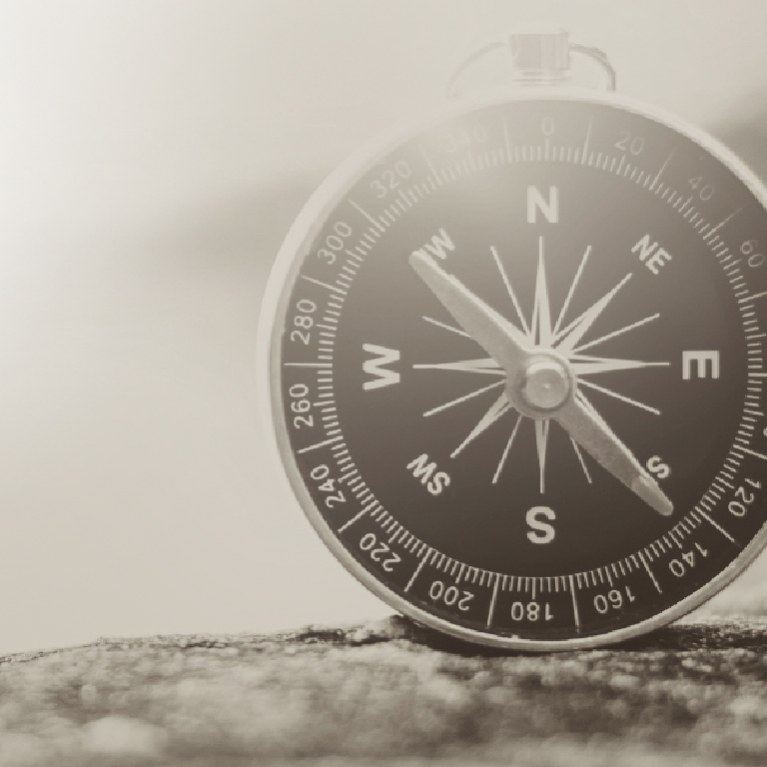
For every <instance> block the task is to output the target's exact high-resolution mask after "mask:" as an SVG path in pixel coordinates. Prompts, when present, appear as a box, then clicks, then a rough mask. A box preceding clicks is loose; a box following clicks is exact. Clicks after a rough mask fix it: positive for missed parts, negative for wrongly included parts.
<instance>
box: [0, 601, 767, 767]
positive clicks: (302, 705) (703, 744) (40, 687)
mask: <svg viewBox="0 0 767 767" xmlns="http://www.w3.org/2000/svg"><path fill="white" fill-rule="evenodd" d="M765 682H767V618H762V617H759V616H748V617H740V618H737V617H727V618H715V617H711V616H704V617H700V616H698V617H695V618H693V619H691V620H688V621H687V622H684V623H681V624H677V625H676V626H673V627H671V628H668V629H665V630H663V631H661V632H658V633H655V634H653V635H651V636H649V637H647V638H644V639H641V640H634V641H632V642H631V643H627V644H624V645H621V646H616V647H613V648H610V649H604V650H594V651H581V652H570V653H565V654H556V655H538V656H536V655H502V654H497V653H490V654H488V653H482V652H478V651H477V650H476V649H475V648H470V647H467V646H464V645H461V644H458V643H455V642H453V641H446V640H444V639H442V638H441V637H439V636H437V635H436V634H434V633H432V632H430V631H426V630H424V629H421V628H418V627H415V626H414V625H412V624H410V623H409V622H407V621H405V620H404V619H401V618H392V619H390V620H388V621H384V622H382V623H378V624H374V625H367V626H358V627H352V628H345V629H316V628H308V629H305V630H303V631H298V632H296V633H291V634H282V635H272V636H248V635H239V636H205V635H200V636H183V637H182V636H168V637H151V638H147V639H125V640H122V639H110V640H101V641H99V642H96V643H95V644H92V645H87V646H83V647H75V648H71V649H65V650H60V651H56V652H47V653H36V654H29V655H16V656H11V657H7V658H4V659H0V765H2V767H17V765H18V766H20V765H25V766H30V765H34V766H36V765H55V767H91V766H93V767H95V766H96V765H98V767H113V766H118V765H119V766H121V767H122V766H127V765H142V764H150V765H151V764H159V765H168V766H172V767H182V765H183V767H244V766H245V765H256V764H257V765H294V764H299V763H300V764H301V765H302V767H314V765H323V767H330V766H331V765H333V766H335V765H344V766H346V765H349V766H351V765H360V764H362V765H369V766H371V767H373V766H377V765H398V766H400V765H401V766H404V765H408V766H410V765H416V764H422V763H424V762H427V761H439V763H440V764H445V765H487V764H497V765H504V767H508V766H509V765H530V766H531V767H548V766H551V767H559V765H563V766H564V765H567V767H578V765H588V766H589V767H602V765H604V767H651V766H652V767H657V766H658V765H673V766H675V765H690V767H692V766H693V765H694V766H695V767H714V766H715V765H722V764H744V765H764V764H767V726H766V725H767V705H765V703H766V702H767V695H766V694H765Z"/></svg>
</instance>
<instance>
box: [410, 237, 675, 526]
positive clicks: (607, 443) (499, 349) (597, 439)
mask: <svg viewBox="0 0 767 767" xmlns="http://www.w3.org/2000/svg"><path fill="white" fill-rule="evenodd" d="M591 250H592V249H591V246H589V247H587V248H586V250H585V252H584V253H583V255H582V257H581V259H580V263H579V265H578V268H577V270H576V271H575V274H574V276H573V278H572V280H571V282H570V285H569V287H568V290H567V294H566V296H565V299H564V301H563V302H562V305H561V307H559V310H558V311H554V310H553V307H552V302H551V298H550V295H549V288H548V281H547V277H546V257H545V243H544V238H543V236H540V237H539V239H538V262H537V271H536V277H535V288H534V298H533V308H532V313H531V316H530V317H527V316H526V315H525V313H524V312H523V310H522V307H521V306H520V303H519V300H518V299H517V295H516V292H515V290H514V287H513V281H512V279H511V276H510V274H509V272H508V270H507V269H506V268H505V266H504V264H503V262H502V260H501V258H500V256H499V253H498V250H497V249H496V248H494V247H491V248H490V253H491V256H492V258H493V260H494V262H495V265H496V267H497V270H498V273H499V277H500V279H501V280H502V281H503V284H504V286H505V288H506V292H507V294H508V299H509V303H510V307H509V315H510V316H506V315H501V314H499V313H498V312H496V311H495V310H494V309H493V308H491V307H490V306H489V305H488V304H486V303H485V302H484V301H483V300H482V299H481V298H480V297H479V296H477V295H476V294H474V293H473V292H472V291H471V290H470V289H469V288H468V287H467V286H465V285H464V284H463V283H461V282H460V281H459V280H458V279H457V278H456V277H455V276H453V275H451V274H449V273H448V272H446V271H445V270H444V268H443V266H442V264H440V263H439V262H438V261H437V259H435V258H434V257H433V256H430V255H427V254H425V253H423V252H419V253H417V254H415V253H414V254H413V256H412V257H411V265H412V266H413V268H414V269H415V271H416V272H417V273H418V274H419V276H420V277H421V278H422V279H423V280H424V282H425V283H426V284H427V285H428V286H429V288H430V289H431V290H432V291H433V292H434V294H435V295H436V296H437V298H438V299H439V300H440V301H441V302H442V304H443V305H444V307H445V308H446V309H447V310H448V311H449V312H450V313H451V315H452V316H453V318H454V319H455V320H457V322H458V326H456V325H451V324H448V323H443V322H440V321H438V320H435V319H433V318H431V317H428V316H424V317H423V319H424V321H425V322H427V323H430V324H432V325H436V326H438V327H441V328H443V329H444V330H446V331H449V332H451V333H455V334H458V335H461V336H465V337H469V338H473V339H474V340H475V341H476V342H477V343H478V344H479V345H480V346H481V347H483V348H484V350H485V351H486V352H488V353H489V355H490V356H484V357H477V358H471V359H459V360H452V361H448V362H438V363H423V364H415V365H414V366H413V367H414V368H416V369H435V370H444V371H457V372H464V373H473V374H476V375H483V376H491V377H494V378H497V379H498V380H496V381H493V382H492V383H490V384H484V385H482V386H480V387H477V388H475V389H471V390H470V391H468V392H467V393H465V394H463V395H461V396H459V397H457V398H454V399H451V400H450V401H448V402H444V403H441V404H439V405H437V406H435V407H432V408H431V409H429V410H427V411H426V412H425V413H424V416H425V417H427V418H428V417H432V416H434V415H437V414H439V413H441V412H444V411H446V410H449V409H451V408H453V407H456V406H459V405H461V404H463V403H465V402H468V401H469V400H472V399H474V398H476V397H480V396H482V395H484V394H486V393H489V392H491V391H493V392H496V391H497V396H496V398H495V400H494V401H493V402H492V403H491V404H490V405H489V407H488V408H487V409H486V410H485V412H484V413H483V414H482V416H481V417H480V419H479V420H478V422H477V423H476V424H475V425H474V427H473V428H472V429H471V431H470V432H469V433H468V434H467V435H466V436H465V437H464V439H463V440H462V441H461V442H460V443H459V444H458V445H457V447H456V448H455V449H454V450H453V451H452V453H451V457H452V458H456V457H457V456H458V455H460V454H461V453H462V452H463V451H464V450H465V449H466V448H467V447H468V446H469V445H470V444H472V443H473V442H474V441H475V440H477V439H478V438H479V437H480V436H481V435H482V434H484V433H485V432H486V431H487V430H488V429H489V428H490V427H491V426H493V424H495V423H497V422H499V421H501V420H502V419H506V416H510V418H508V419H506V420H510V429H509V436H508V439H507V441H506V445H505V447H504V449H503V452H502V454H501V456H500V458H499V460H498V463H497V466H496V469H495V472H494V474H493V477H492V482H493V484H496V483H498V481H499V479H500V477H501V475H502V473H503V470H504V467H505V466H506V464H507V460H508V458H509V454H510V453H511V450H512V446H513V444H514V442H515V439H516V437H517V434H518V431H519V427H520V423H521V421H522V420H523V419H526V418H529V419H532V420H533V422H534V434H535V444H534V449H535V454H536V457H537V462H538V470H539V471H538V474H539V476H538V481H539V490H540V492H541V493H544V492H545V488H546V457H547V452H548V443H549V433H550V428H551V421H552V420H553V421H555V422H556V423H558V424H559V426H561V427H562V428H563V429H564V430H565V432H566V433H567V435H568V437H569V441H570V444H571V445H572V448H573V450H574V452H575V454H576V456H577V458H578V461H579V464H580V466H581V468H582V470H583V475H584V477H585V479H586V481H587V482H589V483H591V481H592V479H591V474H590V472H589V469H588V466H587V463H586V461H585V459H584V455H583V450H582V448H584V449H585V451H586V452H588V453H589V454H591V456H592V457H593V458H595V459H596V460H597V462H598V463H600V464H601V465H602V466H603V467H604V468H605V469H607V470H608V471H609V472H610V473H611V474H613V475H614V476H616V477H617V478H618V479H620V480H621V481H622V482H623V483H624V484H626V485H627V486H628V487H629V488H630V489H631V490H633V491H634V492H635V493H636V494H637V495H638V496H639V497H641V498H642V499H643V500H644V501H646V503H647V504H648V505H650V506H651V507H652V508H654V509H655V510H656V511H658V512H660V513H662V514H669V513H671V511H672V505H671V502H670V501H669V500H668V498H667V497H666V496H665V494H664V493H663V491H662V490H661V489H660V488H659V487H658V485H657V483H656V482H655V481H654V479H653V478H652V477H651V476H650V475H649V474H648V472H647V471H646V470H645V468H644V467H643V466H642V465H641V464H639V462H638V461H637V460H636V458H635V457H634V456H633V454H632V453H631V452H630V450H629V449H628V448H627V447H626V445H625V444H624V443H623V441H622V440H621V439H620V438H619V437H618V436H617V435H616V434H615V432H614V431H613V430H612V429H611V428H610V427H609V426H608V425H607V423H606V422H605V421H604V419H603V418H602V416H601V415H600V414H599V412H598V410H597V408H595V407H594V405H593V404H592V402H591V400H590V399H589V397H588V396H587V395H586V393H585V391H584V389H586V390H593V391H597V392H600V393H601V394H604V395H606V396H608V397H612V398H614V399H617V400H620V401H622V402H624V403H626V404H627V405H630V406H632V407H635V408H639V409H640V410H643V411H645V412H647V413H650V414H653V415H660V410H659V409H658V408H656V407H653V406H652V405H649V404H646V403H644V402H641V401H639V400H637V399H634V398H632V397H628V396H626V395H625V394H621V393H620V392H618V391H616V390H615V389H613V388H610V387H607V386H603V385H600V384H597V383H595V382H594V381H593V380H591V379H592V377H594V376H598V375H599V374H603V373H609V372H614V371H624V370H637V369H642V368H648V367H663V366H668V365H669V364H670V363H669V362H668V361H662V360H661V361H646V360H636V359H623V358H617V357H607V356H599V355H598V354H596V355H595V354H594V353H593V352H592V353H587V352H588V351H589V350H595V351H597V352H598V347H599V346H600V345H601V344H602V343H604V342H605V341H607V340H609V339H613V338H616V337H617V336H621V335H623V334H625V333H628V332H630V331H633V330H635V329H637V328H639V327H641V326H643V325H647V324H649V323H651V322H653V321H654V320H657V319H658V318H659V317H660V313H659V312H656V313H654V314H650V315H647V316H645V317H642V318H639V319H637V320H636V321H633V322H631V323H628V324H625V325H622V326H620V327H617V328H616V329H614V330H612V331H611V332H609V333H606V334H603V335H601V336H598V337H596V338H589V331H590V330H591V328H592V326H593V325H594V323H595V322H596V320H597V319H598V318H599V317H600V316H601V315H602V314H603V312H604V311H605V310H606V308H607V307H608V306H609V305H610V303H611V302H612V301H613V300H614V299H615V297H616V296H617V295H618V294H619V293H620V291H621V290H622V289H623V288H624V287H625V286H626V285H627V283H628V282H629V281H630V280H631V277H632V272H628V273H627V274H626V275H625V276H624V277H623V278H622V279H621V280H619V281H618V282H617V283H616V284H615V285H614V286H613V287H612V288H611V289H610V290H608V291H607V292H606V293H605V294H604V295H602V296H601V297H600V298H599V299H598V300H597V301H595V302H594V303H592V304H591V305H590V306H589V307H588V308H586V309H585V310H584V311H582V312H581V313H580V314H578V315H577V316H575V317H573V318H570V315H571V314H572V311H571V304H572V301H573V298H574V297H576V299H577V295H576V294H577V289H578V285H579V283H580V280H581V277H582V275H583V273H584V270H585V269H586V265H587V263H588V260H589V257H590V255H591ZM512 310H513V311H512ZM512 317H513V319H512Z"/></svg>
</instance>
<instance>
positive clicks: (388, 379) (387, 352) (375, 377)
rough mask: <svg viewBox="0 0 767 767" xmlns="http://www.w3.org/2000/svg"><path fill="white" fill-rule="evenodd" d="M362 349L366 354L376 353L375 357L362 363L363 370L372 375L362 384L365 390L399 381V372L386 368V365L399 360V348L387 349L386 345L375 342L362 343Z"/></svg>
mask: <svg viewBox="0 0 767 767" xmlns="http://www.w3.org/2000/svg"><path fill="white" fill-rule="evenodd" d="M362 350H363V351H364V352H365V353H366V354H373V355H375V356H374V357H373V359H370V360H365V361H364V362H363V363H362V370H363V372H365V373H367V374H368V375H369V376H372V380H369V381H365V382H364V383H363V384H362V388H363V389H364V390H365V391H370V389H380V388H382V387H384V386H391V385H392V384H396V383H399V381H400V375H399V373H397V372H396V371H395V370H388V369H387V368H386V365H391V364H392V363H393V362H399V358H400V353H399V351H398V350H397V349H387V348H386V347H385V346H376V345H375V344H362Z"/></svg>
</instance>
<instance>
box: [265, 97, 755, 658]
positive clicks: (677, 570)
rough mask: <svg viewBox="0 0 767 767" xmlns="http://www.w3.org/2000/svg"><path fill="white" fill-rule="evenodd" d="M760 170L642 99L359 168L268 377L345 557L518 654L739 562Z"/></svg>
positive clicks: (281, 329)
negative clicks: (745, 166)
mask: <svg viewBox="0 0 767 767" xmlns="http://www.w3.org/2000/svg"><path fill="white" fill-rule="evenodd" d="M691 133H692V134H693V135H691ZM745 177H746V174H745V171H742V170H738V167H737V164H736V162H735V161H734V160H732V159H731V158H729V157H728V156H727V155H726V152H724V151H723V150H721V149H717V148H716V147H715V146H714V144H713V142H711V141H710V140H706V139H702V138H700V137H696V136H695V135H694V132H691V131H690V130H689V129H685V128H680V127H678V126H675V125H674V124H672V123H670V121H669V120H668V118H659V117H657V116H655V115H653V114H651V113H649V112H648V111H647V110H645V109H644V108H639V107H636V106H631V105H629V104H628V103H623V102H618V103H617V104H616V103H614V102H611V101H608V100H602V99H599V98H595V99H587V100H585V99H583V98H577V99H575V98H568V97H563V98H551V97H550V96H541V95H540V94H534V95H533V96H526V97H525V98H524V99H519V100H505V101H502V102H498V101H496V102H491V103H484V104H480V105H476V104H475V105H473V106H472V107H471V108H464V110H463V111H462V112H460V113H457V114H453V115H452V116H449V117H448V118H446V119H444V120H442V121H440V122H436V123H431V124H429V125H428V126H427V127H426V128H424V129H422V130H419V131H414V132H412V133H410V134H408V135H407V136H406V137H405V138H404V139H401V140H399V141H397V142H396V143H395V144H394V145H389V147H388V148H386V149H384V150H381V151H378V152H375V153H374V155H373V156H372V157H370V158H369V159H368V160H367V161H366V162H363V163H361V164H360V165H359V166H357V167H356V169H354V170H352V171H350V172H347V173H342V174H341V176H340V177H339V176H337V177H336V180H335V181H334V182H331V189H330V191H328V189H327V188H326V189H325V191H324V192H321V201H320V202H319V203H318V202H316V201H315V203H314V204H313V205H312V206H310V208H309V212H308V213H306V214H304V217H303V220H302V222H301V223H299V224H297V229H296V230H294V232H293V233H292V235H291V237H290V238H289V240H288V243H287V244H286V246H285V249H284V250H283V254H282V256H281V264H282V270H283V273H282V275H280V274H279V273H278V274H277V275H276V276H275V278H274V280H275V282H274V283H273V287H272V290H273V291H274V292H275V293H276V294H277V296H276V298H275V301H276V304H275V310H274V314H273V316H272V317H271V318H270V319H271V322H272V323H273V330H272V339H271V340H272V350H271V371H270V375H271V382H272V402H273V407H274V419H275V424H276V431H277V436H278V441H279V444H280V447H281V450H282V454H283V460H284V462H285V466H286V468H287V471H288V473H289V475H290V478H291V480H292V483H293V485H294V488H295V489H296V492H297V494H298V497H299V498H300V500H301V502H302V504H303V506H304V508H305V509H306V511H307V512H308V514H309V517H310V519H311V520H312V522H313V523H314V524H315V526H316V527H317V528H318V530H319V531H320V533H321V534H322V536H323V538H324V539H325V540H326V542H327V543H328V544H329V545H330V546H331V548H332V549H333V550H334V551H335V553H336V554H337V556H338V557H339V558H340V559H341V560H342V561H343V562H344V563H345V564H346V565H347V567H349V568H350V569H351V570H352V571H353V572H354V573H355V574H356V575H357V576H358V577H359V578H361V579H362V580H363V581H364V582H365V583H366V584H367V585H368V586H370V587H371V588H372V589H373V590H374V591H375V592H376V593H378V594H379V595H381V596H382V597H383V598H384V599H386V600H387V601H389V603H390V604H392V605H393V606H395V607H396V608H397V609H399V610H401V611H403V612H407V613H409V614H411V615H412V616H413V617H415V618H416V619H418V620H420V621H422V622H425V623H429V624H431V625H434V626H436V627H438V628H441V629H443V630H447V631H449V632H452V633H454V634H456V635H458V636H461V637H464V638H468V639H472V640H475V641H480V642H486V643H489V644H494V645H501V646H508V647H518V648H536V647H540V648H556V647H566V646H574V645H575V646H577V645H588V644H596V643H598V642H601V641H607V640H616V639H620V638H623V637H627V636H631V635H633V634H635V633H638V632H639V631H642V630H646V629H648V628H651V627H653V626H655V625H659V624H660V623H662V622H665V621H667V620H670V619H671V618H673V617H676V616H677V615H679V614H681V613H682V612H684V611H686V610H688V609H690V608H691V607H693V606H694V605H695V604H697V603H699V602H700V601H702V599H703V598H705V596H707V595H708V594H710V593H713V591H715V590H716V589H717V588H719V587H721V585H723V583H724V582H725V581H726V580H728V579H729V578H731V577H733V575H734V573H735V572H736V571H737V569H738V568H739V567H741V566H744V565H745V563H746V561H748V560H750V559H751V558H752V557H753V556H754V555H755V553H756V551H757V550H758V549H759V547H760V545H761V538H762V536H761V530H762V526H763V523H764V519H765V504H764V497H763V496H764V492H765V484H767V473H766V471H765V470H766V469H767V438H766V437H765V426H767V424H765V423H764V414H763V412H762V410H763V408H762V403H761V400H762V385H763V380H764V378H763V377H764V375H765V372H764V363H763V340H764V337H765V334H764V332H762V322H763V317H762V313H763V312H764V311H765V307H767V264H765V263H764V262H765V261H767V257H766V256H765V255H764V254H765V253H767V214H766V213H765V209H764V207H763V205H762V203H761V202H760V201H759V199H758V196H757V194H758V193H756V192H755V191H754V190H756V188H757V187H756V184H755V183H754V182H751V181H749V182H748V183H746V182H745V181H744V180H743V179H744V178H745ZM339 179H340V180H339Z"/></svg>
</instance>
